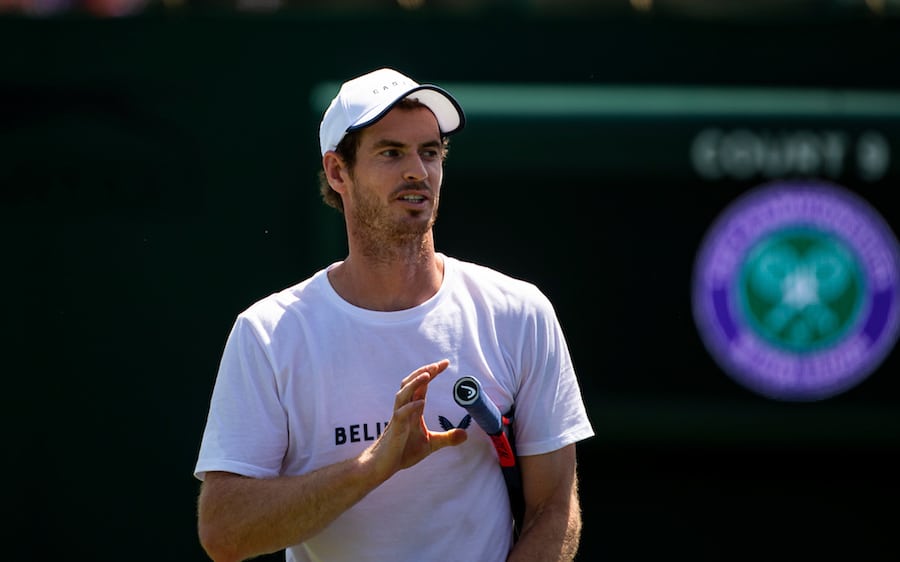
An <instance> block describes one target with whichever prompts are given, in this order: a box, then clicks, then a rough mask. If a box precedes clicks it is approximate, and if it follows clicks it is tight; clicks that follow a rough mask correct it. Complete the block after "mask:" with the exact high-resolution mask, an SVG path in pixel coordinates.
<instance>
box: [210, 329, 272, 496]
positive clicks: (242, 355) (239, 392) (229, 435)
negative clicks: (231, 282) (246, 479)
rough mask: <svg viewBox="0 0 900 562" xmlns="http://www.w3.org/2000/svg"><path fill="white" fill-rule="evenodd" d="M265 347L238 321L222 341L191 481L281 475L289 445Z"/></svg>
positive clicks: (256, 334) (259, 333) (261, 339)
mask: <svg viewBox="0 0 900 562" xmlns="http://www.w3.org/2000/svg"><path fill="white" fill-rule="evenodd" d="M269 345H270V344H269V342H268V341H267V339H266V338H265V337H264V336H263V335H262V331H261V330H259V329H258V327H257V326H255V325H254V323H253V322H252V321H251V320H250V319H249V318H247V317H244V316H239V317H238V319H237V320H236V321H235V323H234V325H233V327H232V329H231V332H230V333H229V335H228V339H227V340H226V344H225V349H224V351H223V353H222V359H221V362H220V364H219V370H218V373H217V375H216V382H215V385H214V387H213V393H212V398H211V400H210V406H209V413H208V416H207V420H206V427H205V429H204V432H203V437H202V440H201V443H200V452H199V454H198V460H197V464H196V466H195V468H194V476H195V477H196V478H198V479H200V480H203V478H204V477H205V474H206V472H208V471H227V472H233V473H236V474H241V475H244V476H250V477H254V478H266V477H273V476H277V475H278V474H279V471H280V469H281V464H282V460H283V458H284V454H285V451H286V449H287V443H288V431H287V419H286V416H285V413H284V409H283V407H282V405H281V403H280V400H279V394H278V388H277V384H276V376H275V369H274V367H273V364H272V360H271V353H270V351H271V350H270V349H269V347H268V346H269Z"/></svg>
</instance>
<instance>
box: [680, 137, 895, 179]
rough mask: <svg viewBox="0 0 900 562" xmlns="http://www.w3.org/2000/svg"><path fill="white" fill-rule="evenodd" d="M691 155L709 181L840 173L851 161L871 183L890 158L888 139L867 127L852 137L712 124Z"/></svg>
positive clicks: (697, 142) (860, 174)
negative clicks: (728, 128) (730, 128)
mask: <svg viewBox="0 0 900 562" xmlns="http://www.w3.org/2000/svg"><path fill="white" fill-rule="evenodd" d="M690 156H691V163H692V164H693V167H694V171H696V172H697V174H698V175H699V176H700V177H702V178H704V179H708V180H717V179H724V178H729V179H737V180H748V179H751V178H754V177H758V176H762V177H764V178H770V179H772V178H781V177H786V176H796V175H800V176H818V177H827V178H838V177H839V176H841V175H842V174H843V173H844V172H845V169H846V167H847V165H848V164H851V165H852V169H853V170H855V171H856V173H857V174H858V175H859V178H860V179H862V180H864V181H870V182H871V181H877V180H879V179H881V178H882V177H883V176H884V175H885V174H886V173H887V171H888V168H889V167H890V163H891V153H890V145H889V143H888V142H887V139H885V137H884V135H882V134H881V133H879V132H877V131H871V130H870V131H865V132H863V133H862V134H860V135H859V137H858V138H856V139H853V138H851V135H849V134H848V133H846V132H843V131H813V130H808V129H800V130H793V131H756V130H751V129H733V130H723V129H719V128H710V129H704V130H702V131H700V133H698V134H697V136H696V137H694V141H693V143H692V144H691V154H690ZM848 159H853V160H848Z"/></svg>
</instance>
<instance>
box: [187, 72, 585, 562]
mask: <svg viewBox="0 0 900 562" xmlns="http://www.w3.org/2000/svg"><path fill="white" fill-rule="evenodd" d="M464 124H465V117H464V114H463V111H462V109H461V108H460V106H459V104H458V102H457V101H456V100H455V99H454V98H453V97H452V96H451V95H450V94H449V93H448V92H446V91H444V90H443V89H441V88H439V87H437V86H434V85H430V84H425V85H419V84H417V83H416V82H414V81H413V80H412V79H410V78H409V77H407V76H404V75H402V74H400V73H399V72H396V71H394V70H392V69H386V68H385V69H380V70H376V71H374V72H371V73H369V74H366V75H363V76H361V77H358V78H356V79H354V80H350V81H348V82H346V83H345V84H344V85H343V86H342V87H341V89H340V91H339V92H338V94H337V97H335V99H334V100H333V101H332V103H331V106H330V107H329V108H328V109H327V111H326V112H325V115H324V117H323V119H322V123H321V125H320V143H321V151H322V176H323V182H324V183H323V185H322V189H323V197H324V199H325V201H326V202H328V203H329V204H331V205H333V206H335V207H336V208H338V209H339V210H341V211H342V212H343V214H344V219H345V222H346V227H347V241H348V246H349V252H348V255H347V257H346V259H344V260H343V261H341V262H338V263H334V264H332V265H331V266H329V267H327V268H325V269H323V270H321V271H319V272H318V273H316V274H314V275H313V276H312V277H311V278H309V279H307V280H305V281H303V282H301V283H299V284H297V285H295V286H293V287H290V288H288V289H285V290H283V291H281V292H279V293H276V294H274V295H271V296H269V297H267V298H264V299H262V300H260V301H259V302H257V303H255V304H253V305H252V306H251V307H249V308H248V309H247V310H246V311H244V312H243V313H241V314H240V315H239V316H238V318H237V320H236V322H235V324H234V326H233V328H232V331H231V333H230V335H229V337H228V341H227V343H226V347H225V350H224V353H223V356H222V361H221V364H220V367H219V372H218V376H217V379H216V383H215V388H214V390H213V395H212V400H211V404H210V410H209V415H208V419H207V425H206V429H205V432H204V435H203V440H202V443H201V448H200V453H199V459H198V461H197V465H196V467H195V475H196V477H197V478H199V479H200V480H203V484H202V486H201V491H200V498H199V508H198V521H199V535H200V541H201V543H202V545H203V547H204V548H205V550H206V552H207V553H208V554H209V556H210V557H211V558H212V559H214V560H216V561H218V562H232V561H238V560H245V559H248V558H252V557H254V556H258V555H260V554H263V553H268V552H275V551H278V550H281V549H286V559H287V560H288V561H291V562H293V561H311V560H324V561H352V562H361V561H368V560H371V561H379V562H383V561H388V560H390V561H391V562H395V561H432V560H433V561H441V562H444V561H449V560H460V561H466V562H473V561H478V562H499V561H502V560H509V561H516V560H540V561H542V562H546V561H548V560H571V559H572V558H573V557H574V556H575V553H576V550H577V547H578V543H579V540H580V533H581V515H580V506H579V500H578V490H577V476H576V455H575V443H576V442H578V441H580V440H583V439H585V438H587V437H590V436H592V435H593V429H592V428H591V425H590V423H589V421H588V418H587V415H586V412H585V408H584V404H583V402H582V399H581V394H580V389H579V386H578V383H577V381H576V379H575V373H574V370H573V367H572V363H571V359H570V356H569V351H568V349H567V346H566V342H565V339H564V337H563V333H562V330H561V328H560V326H559V324H558V321H557V318H556V316H555V312H554V310H553V308H552V306H551V304H550V302H549V301H548V300H547V299H546V297H545V296H544V295H543V294H542V293H541V292H540V291H539V290H538V289H537V288H536V287H535V286H533V285H532V284H529V283H526V282H523V281H520V280H515V279H512V278H509V277H507V276H505V275H503V274H500V273H498V272H496V271H493V270H491V269H488V268H486V267H483V266H479V265H475V264H471V263H467V262H463V261H460V260H457V259H454V258H451V257H449V256H446V255H444V254H441V253H438V252H436V251H435V246H434V237H433V233H432V226H433V224H434V221H435V218H436V216H437V211H438V202H439V200H440V193H441V183H442V179H443V178H442V175H443V164H444V157H445V155H446V149H447V142H448V139H447V137H448V135H450V134H452V133H454V132H457V131H459V130H460V129H461V128H462V127H463V126H464ZM475 196H476V197H477V199H476V200H475V201H474V203H475V204H498V209H502V204H500V203H498V202H496V201H493V200H488V201H484V200H482V199H481V198H482V194H475ZM465 375H471V376H475V377H476V378H478V379H479V381H480V382H481V383H482V385H483V391H484V392H485V393H486V394H487V395H488V396H489V397H490V398H491V399H492V400H493V401H494V402H495V403H496V404H497V406H498V408H499V409H500V410H501V411H504V412H505V411H507V410H508V409H509V408H510V407H512V406H513V404H515V408H516V420H515V435H516V438H517V450H518V453H519V455H520V465H521V470H522V483H523V490H524V497H525V505H526V511H525V517H524V524H523V529H522V532H521V535H520V537H519V539H518V540H517V541H515V543H514V540H513V523H512V517H511V512H510V507H509V506H510V502H509V499H508V496H507V490H506V488H505V484H504V480H503V476H502V474H501V470H500V467H499V464H498V462H497V457H496V453H495V451H494V449H493V447H492V445H491V442H490V440H489V438H488V436H487V435H486V434H485V433H484V432H483V431H479V430H478V427H477V426H476V425H474V424H472V425H470V424H471V418H469V417H468V416H467V414H466V411H465V410H464V409H463V408H461V407H460V406H459V405H458V404H456V403H455V401H454V400H453V397H452V388H453V385H454V382H455V381H456V380H457V379H458V378H460V377H462V376H465ZM426 395H427V398H426ZM448 421H449V423H448ZM436 425H441V426H442V427H445V428H447V429H445V430H443V431H435V430H433V429H432V428H434V427H435V426H436Z"/></svg>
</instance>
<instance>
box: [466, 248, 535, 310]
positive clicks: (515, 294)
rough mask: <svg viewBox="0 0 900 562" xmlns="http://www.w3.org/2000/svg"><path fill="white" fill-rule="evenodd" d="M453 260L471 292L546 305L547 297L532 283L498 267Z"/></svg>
mask: <svg viewBox="0 0 900 562" xmlns="http://www.w3.org/2000/svg"><path fill="white" fill-rule="evenodd" d="M449 259H450V260H452V263H453V267H454V268H455V269H456V270H457V271H458V272H459V277H460V278H461V280H462V282H463V284H464V285H465V286H466V287H468V288H469V289H470V290H477V291H479V292H482V293H485V294H489V295H493V296H494V297H501V296H502V297H503V298H504V300H506V299H511V300H514V301H526V302H539V303H541V304H544V303H545V302H549V301H547V297H546V296H545V295H544V293H543V292H542V291H541V289H540V288H539V287H538V286H537V285H536V284H535V283H533V282H532V281H529V280H528V279H525V278H524V277H519V276H516V275H513V274H511V273H509V272H506V271H503V270H501V269H499V268H497V267H494V266H490V265H486V264H483V263H478V262H474V261H466V260H460V259H457V258H449Z"/></svg>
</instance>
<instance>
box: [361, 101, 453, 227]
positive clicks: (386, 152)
mask: <svg viewBox="0 0 900 562" xmlns="http://www.w3.org/2000/svg"><path fill="white" fill-rule="evenodd" d="M442 150H443V145H442V143H441V135H440V130H439V129H438V124H437V120H436V119H435V117H434V115H433V114H432V113H431V111H429V110H428V109H427V108H424V107H421V108H415V109H399V108H394V109H392V110H391V111H390V112H389V113H388V114H387V115H385V116H384V117H383V118H382V119H381V120H379V121H378V122H377V123H375V124H374V125H372V126H370V127H367V128H366V129H364V130H363V131H362V135H361V137H360V144H359V149H358V151H357V157H356V164H355V166H354V168H353V171H352V173H351V175H350V180H351V181H350V184H349V187H348V190H347V196H346V197H344V213H345V215H346V217H347V220H348V223H349V225H350V227H351V232H352V233H353V234H354V235H356V236H360V237H364V238H369V239H370V240H371V241H375V242H379V243H390V242H392V241H403V240H409V239H416V238H420V237H421V236H422V235H423V234H425V233H427V232H428V231H429V230H430V229H431V227H432V225H433V224H434V221H435V219H436V218H437V208H438V198H439V193H440V187H441V181H442V178H443V160H442Z"/></svg>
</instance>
